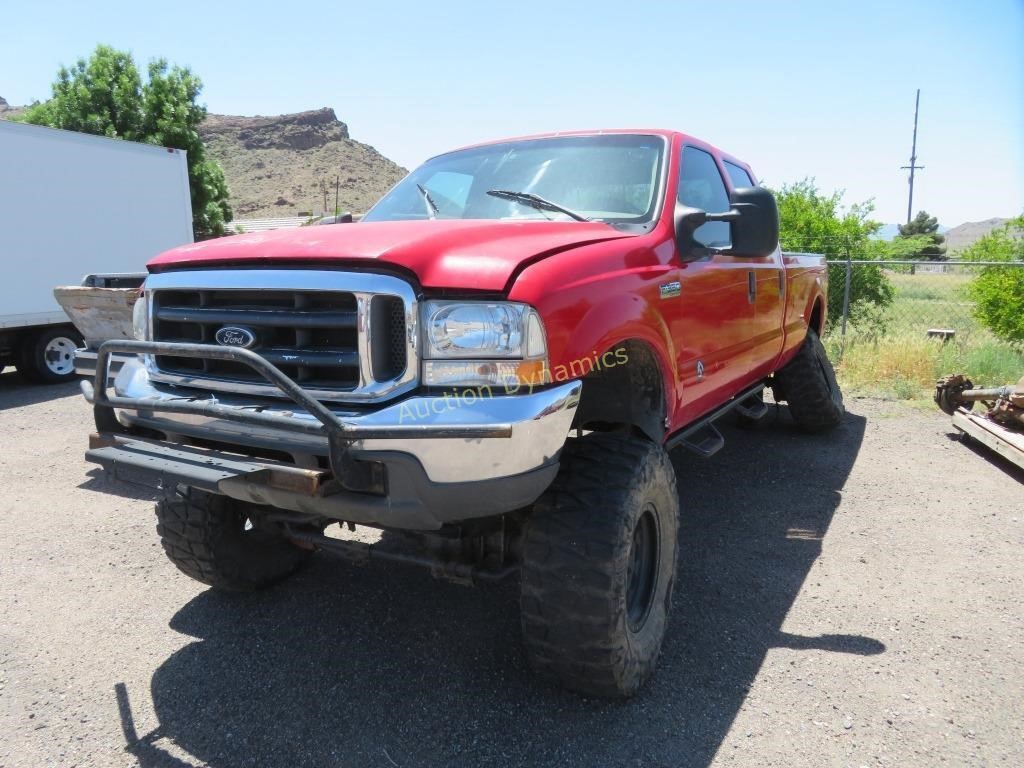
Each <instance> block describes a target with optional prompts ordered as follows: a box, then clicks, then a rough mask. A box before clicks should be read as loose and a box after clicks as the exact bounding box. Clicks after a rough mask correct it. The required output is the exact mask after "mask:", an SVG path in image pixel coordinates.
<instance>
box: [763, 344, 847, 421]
mask: <svg viewBox="0 0 1024 768" xmlns="http://www.w3.org/2000/svg"><path fill="white" fill-rule="evenodd" d="M773 389H774V391H775V393H776V396H777V397H778V398H779V399H781V400H785V401H786V402H787V403H789V412H790V414H792V416H793V420H794V421H795V422H796V423H797V425H798V426H799V427H800V428H801V429H804V430H806V431H808V432H821V431H823V430H826V429H831V428H832V427H835V426H836V425H838V424H839V422H840V421H842V419H843V414H844V413H846V408H845V406H844V405H843V393H842V390H840V389H839V382H838V381H836V372H835V369H834V368H832V363H831V362H829V359H828V355H827V354H826V352H825V347H824V345H823V344H822V343H821V339H819V338H818V334H816V333H815V332H814V330H813V329H811V328H808V329H807V338H806V339H804V343H803V345H802V346H801V347H800V351H799V352H797V353H796V357H794V358H793V359H792V360H790V361H789V362H788V363H786V365H785V366H784V367H783V368H782V370H780V371H777V372H776V374H775V385H774V386H773Z"/></svg>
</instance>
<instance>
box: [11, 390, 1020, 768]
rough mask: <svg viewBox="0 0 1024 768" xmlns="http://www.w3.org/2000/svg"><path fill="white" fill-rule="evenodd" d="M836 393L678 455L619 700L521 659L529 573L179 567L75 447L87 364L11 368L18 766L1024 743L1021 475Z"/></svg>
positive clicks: (555, 760) (846, 758)
mask: <svg viewBox="0 0 1024 768" xmlns="http://www.w3.org/2000/svg"><path fill="white" fill-rule="evenodd" d="M848 407H849V411H850V412H849V414H848V416H847V417H846V419H845V421H844V423H843V425H842V427H841V428H840V429H839V430H838V431H837V432H835V433H833V434H830V435H828V436H822V437H807V436H804V435H801V434H799V433H797V432H796V431H795V430H794V429H793V427H792V425H791V423H790V421H789V418H788V415H787V414H786V413H785V410H784V409H780V410H779V411H778V412H777V413H776V414H774V415H772V416H769V419H768V421H769V423H768V424H765V425H762V426H760V427H759V428H758V429H756V430H755V431H752V432H744V431H739V430H737V429H734V428H728V429H726V433H727V438H728V445H727V447H726V448H725V449H724V450H723V451H722V452H721V453H720V454H718V455H717V456H716V457H714V458H713V459H712V460H710V461H702V460H700V459H697V458H696V457H693V456H691V455H689V454H687V453H685V452H677V453H676V454H674V455H673V459H674V462H675V467H676V472H677V474H678V476H679V480H680V483H679V484H680V489H681V490H680V493H681V497H682V509H683V524H682V532H681V542H680V544H681V550H680V563H681V570H680V574H679V580H678V582H677V588H676V596H675V606H674V612H673V616H672V622H671V627H670V630H669V636H668V638H667V640H666V643H665V648H664V652H663V655H662V659H661V663H660V666H659V669H658V673H657V675H656V677H655V679H654V680H653V681H652V683H651V684H650V685H649V686H648V687H647V688H646V689H645V690H644V691H643V692H642V693H641V695H640V696H638V697H637V698H636V699H634V700H632V701H629V702H626V703H608V702H604V701H595V700H585V699H581V698H579V697H577V696H575V695H573V694H571V693H566V692H564V691H560V690H558V689H555V688H553V687H551V686H550V685H548V684H547V683H545V682H543V681H540V680H538V679H536V678H535V677H534V676H533V675H531V673H530V671H529V669H528V666H527V663H526V660H525V658H524V655H523V649H522V644H521V641H520V637H519V628H518V613H517V608H516V588H515V585H514V584H506V585H499V586H492V587H487V588H476V589H470V588H466V587H460V586H457V585H449V584H442V583H436V582H433V581H432V580H431V578H430V577H429V575H427V574H426V573H424V572H421V571H420V570H417V569H414V568H409V567H401V566H385V565H369V566H365V567H355V566H349V565H346V564H344V563H343V562H341V561H338V560H337V559H334V558H332V557H330V556H326V555H318V556H317V557H315V558H314V560H313V563H312V565H311V567H309V568H308V569H306V570H304V571H303V572H302V573H300V574H299V575H298V576H297V577H295V578H293V579H292V580H291V581H289V582H287V583H285V584H283V585H281V586H279V587H277V588H274V589H272V590H270V591H267V592H264V593H261V594H255V595H222V594H218V593H216V592H213V591H210V590H208V589H206V588H204V587H203V586H202V585H200V584H197V583H194V582H192V581H190V580H189V579H187V578H186V577H184V576H182V575H181V574H179V573H178V572H177V571H176V570H175V569H174V568H173V566H171V564H170V563H169V562H168V561H167V560H166V559H165V558H164V556H163V553H162V551H161V549H160V546H159V544H158V542H157V538H156V534H155V531H154V516H153V512H152V496H151V494H149V493H147V492H146V491H145V490H143V489H138V488H134V489H133V488H130V487H115V486H113V485H111V484H109V483H108V482H107V481H106V480H105V479H104V478H103V476H102V475H101V473H100V472H99V471H98V470H97V469H96V468H95V467H93V466H92V465H88V464H86V463H85V462H84V461H83V459H82V453H83V450H84V447H85V442H86V434H87V433H88V432H89V431H90V429H91V414H90V412H89V410H88V409H87V407H86V406H85V404H84V403H83V402H82V400H81V399H80V398H79V397H78V396H77V394H76V388H75V387H74V386H73V385H67V386H60V387H36V388H33V387H28V386H25V385H23V384H22V382H21V380H20V379H19V378H18V377H17V375H16V374H13V373H10V372H8V373H6V374H3V375H0V436H2V440H3V443H2V447H0V531H2V538H0V585H2V586H0V616H2V619H0V766H2V768H14V767H15V766H32V767H33V768H35V767H37V766H51V765H52V766H72V765H79V766H102V767H103V768H111V767H116V766H131V765H141V766H146V767H147V768H151V767H157V766H159V767H164V766H175V767H181V766H198V765H204V766H206V765H208V766H215V767H217V768H228V767H231V766H249V765H260V766H287V767H288V768H293V767H295V766H318V767H319V766H384V767H385V768H388V767H389V766H400V767H401V768H406V766H445V765H458V766H462V765H466V766H508V765H530V766H563V765H564V766H708V765H715V766H775V765H777V766H787V767H792V766H807V767H808V768H811V767H813V768H818V767H820V766H853V767H854V768H856V767H857V766H878V765H881V766H901V767H902V766H937V765H950V766H1019V765H1024V726H1022V718H1021V713H1022V712H1024V642H1022V637H1024V557H1022V546H1021V545H1022V543H1024V477H1022V474H1021V473H1019V472H1017V471H1016V470H1014V469H1012V468H1011V467H1010V466H1009V465H1007V464H1004V463H1001V462H1000V461H997V460H995V459H993V458H991V457H990V456H989V455H988V454H986V453H983V452H981V451H980V450H974V449H972V448H971V447H969V446H966V445H962V444H960V443H959V442H956V441H954V440H953V439H951V432H952V429H951V427H950V425H949V420H948V419H947V418H946V417H944V416H942V415H941V414H939V413H938V412H934V413H933V412H930V411H924V410H915V409H912V408H909V407H907V406H905V405H902V404H900V403H894V402H885V401H879V400H865V399H850V400H848Z"/></svg>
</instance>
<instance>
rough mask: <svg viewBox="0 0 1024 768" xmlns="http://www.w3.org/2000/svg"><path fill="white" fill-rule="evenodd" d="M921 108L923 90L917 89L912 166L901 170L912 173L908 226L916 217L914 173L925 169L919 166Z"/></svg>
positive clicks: (903, 167)
mask: <svg viewBox="0 0 1024 768" xmlns="http://www.w3.org/2000/svg"><path fill="white" fill-rule="evenodd" d="M920 106H921V89H920V88H918V89H917V98H915V99H914V141H913V143H912V144H911V145H910V165H901V166H900V170H902V171H906V170H909V171H910V178H909V179H908V182H909V184H910V197H909V198H908V200H907V224H909V223H910V220H911V219H912V218H913V216H914V171H920V170H923V169H924V166H923V165H918V164H917V111H918V109H919V108H920Z"/></svg>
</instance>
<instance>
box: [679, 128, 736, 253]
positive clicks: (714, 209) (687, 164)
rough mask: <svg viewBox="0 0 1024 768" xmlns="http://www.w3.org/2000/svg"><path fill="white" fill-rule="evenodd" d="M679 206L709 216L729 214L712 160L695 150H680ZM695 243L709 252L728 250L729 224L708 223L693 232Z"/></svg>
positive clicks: (688, 148)
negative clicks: (701, 211) (705, 213)
mask: <svg viewBox="0 0 1024 768" xmlns="http://www.w3.org/2000/svg"><path fill="white" fill-rule="evenodd" d="M678 198H679V202H680V203H682V204H683V205H685V206H688V207H690V208H700V209H701V210H703V211H707V212H708V213H724V212H725V211H728V210H729V193H728V192H727V191H726V189H725V182H724V181H722V174H721V173H719V172H718V164H717V163H715V158H713V157H712V156H711V155H710V154H708V153H707V152H705V151H704V150H703V149H697V148H696V147H683V155H682V162H681V164H680V166H679V193H678ZM693 236H694V239H695V240H696V241H697V242H698V243H700V244H701V245H703V246H706V247H708V248H727V247H728V246H729V245H730V243H731V233H730V231H729V222H727V221H709V222H708V223H707V224H702V225H701V226H699V227H698V228H697V231H696V232H694V235H693Z"/></svg>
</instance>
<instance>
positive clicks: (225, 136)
mask: <svg viewBox="0 0 1024 768" xmlns="http://www.w3.org/2000/svg"><path fill="white" fill-rule="evenodd" d="M199 132H200V134H201V135H202V137H203V140H204V141H205V142H206V146H207V151H208V152H209V154H210V156H211V157H213V158H216V159H217V160H218V161H219V162H220V164H221V166H222V167H223V168H224V175H225V176H226V177H227V181H228V186H230V187H231V205H232V206H233V208H234V210H235V217H236V218H264V217H272V216H290V215H296V214H297V213H301V212H313V211H317V212H319V211H322V210H323V208H324V197H323V192H322V191H321V189H320V183H321V182H322V181H323V182H326V183H327V184H328V185H329V187H330V190H329V192H328V199H327V209H328V210H329V211H333V209H334V182H335V179H338V181H339V191H338V206H339V208H340V209H341V210H342V211H352V212H353V213H361V212H363V211H365V210H366V209H367V208H368V207H369V206H370V205H371V204H373V203H374V202H375V201H376V200H377V199H378V198H379V197H380V196H381V195H382V194H384V192H386V191H387V190H388V189H390V188H391V186H392V185H393V184H395V182H397V181H398V180H399V179H401V178H402V177H403V176H404V175H405V173H406V171H405V169H404V168H402V167H401V166H399V165H397V164H395V163H393V162H392V161H391V160H388V159H387V158H386V157H384V156H383V155H382V154H380V153H379V152H378V151H377V150H375V149H374V148H373V147H371V146H370V145H368V144H362V143H360V142H358V141H353V140H352V139H351V138H350V137H349V134H348V126H346V125H345V124H344V123H343V122H341V121H340V120H338V118H337V116H336V115H335V114H334V110H333V109H329V108H324V109H317V110H312V111H309V112H299V113H297V114H293V115H280V116H278V117H238V116H234V115H209V116H208V117H207V118H206V120H205V121H204V122H203V124H202V125H201V126H200V129H199Z"/></svg>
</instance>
